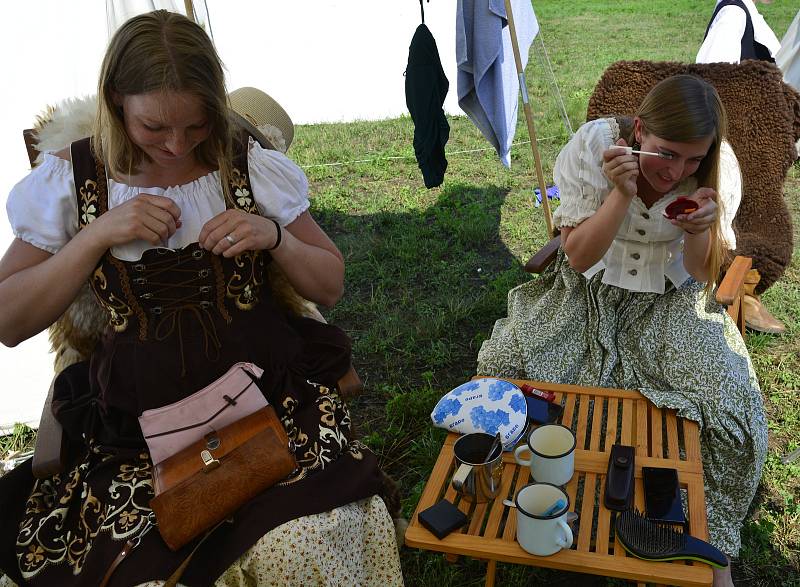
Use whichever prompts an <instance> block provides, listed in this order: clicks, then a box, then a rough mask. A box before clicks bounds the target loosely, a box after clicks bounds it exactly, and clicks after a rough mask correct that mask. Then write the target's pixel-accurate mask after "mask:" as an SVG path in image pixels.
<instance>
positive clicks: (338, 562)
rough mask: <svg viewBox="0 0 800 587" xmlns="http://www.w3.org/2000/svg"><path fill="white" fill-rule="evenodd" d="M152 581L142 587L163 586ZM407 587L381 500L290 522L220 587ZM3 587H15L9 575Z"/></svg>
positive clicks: (219, 582)
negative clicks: (378, 586) (272, 586)
mask: <svg viewBox="0 0 800 587" xmlns="http://www.w3.org/2000/svg"><path fill="white" fill-rule="evenodd" d="M163 584H164V583H163V581H151V582H148V583H145V584H143V585H141V586H140V587H161V586H162V585H163ZM271 585H275V586H281V587H283V586H285V587H292V586H299V585H305V586H312V585H314V586H316V585H320V586H331V587H333V586H339V585H342V586H347V587H351V586H353V587H354V586H371V585H376V586H377V585H380V586H382V587H383V586H387V587H391V586H395V585H403V574H402V572H401V570H400V558H399V555H398V551H397V540H396V538H395V531H394V524H393V523H392V518H391V516H390V515H389V512H388V511H387V509H386V506H385V505H384V503H383V500H382V499H381V498H380V497H378V496H373V497H369V498H367V499H363V500H361V501H357V502H353V503H350V504H347V505H344V506H342V507H339V508H336V509H333V510H331V511H329V512H324V513H322V514H315V515H312V516H305V517H303V518H298V519H296V520H292V521H290V522H286V523H285V524H282V525H280V526H278V527H277V528H275V529H273V530H271V531H270V532H268V533H267V534H265V535H264V536H262V537H261V539H260V540H259V541H258V542H256V544H255V545H253V547H252V548H251V549H250V550H248V551H247V552H245V553H244V554H243V555H242V556H241V557H240V558H239V559H238V560H237V561H236V562H235V563H233V564H232V565H231V566H230V567H229V568H228V569H227V570H226V571H225V572H224V573H223V574H222V576H221V577H220V578H219V579H217V581H216V582H215V583H214V586H215V587H254V586H257V587H266V586H271ZM0 587H14V583H12V582H11V581H10V579H8V577H6V576H5V575H2V576H0Z"/></svg>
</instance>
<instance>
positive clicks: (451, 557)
mask: <svg viewBox="0 0 800 587" xmlns="http://www.w3.org/2000/svg"><path fill="white" fill-rule="evenodd" d="M444 560H446V561H447V562H449V563H450V564H451V565H452V564H454V563H456V562H457V561H458V555H457V554H452V553H449V552H448V553H445V555H444Z"/></svg>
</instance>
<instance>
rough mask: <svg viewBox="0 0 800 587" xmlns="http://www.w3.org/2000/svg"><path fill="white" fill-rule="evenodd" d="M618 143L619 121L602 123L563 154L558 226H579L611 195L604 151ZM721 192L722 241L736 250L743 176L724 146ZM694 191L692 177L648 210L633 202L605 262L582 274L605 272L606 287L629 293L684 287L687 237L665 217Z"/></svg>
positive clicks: (586, 129) (583, 130) (589, 126)
mask: <svg viewBox="0 0 800 587" xmlns="http://www.w3.org/2000/svg"><path fill="white" fill-rule="evenodd" d="M617 139H619V126H618V125H617V121H616V120H615V119H613V118H600V119H597V120H593V121H590V122H587V123H586V124H584V125H583V126H581V127H580V128H579V129H578V131H577V132H576V133H575V135H574V136H573V137H572V139H571V140H570V142H569V143H567V145H566V146H565V147H564V149H562V151H561V152H560V153H559V155H558V157H557V159H556V163H555V167H554V170H553V175H554V178H555V183H556V185H558V188H559V193H560V196H561V204H560V205H559V207H558V208H557V209H556V211H555V213H554V215H553V224H554V226H557V227H559V228H562V227H565V226H567V227H574V226H578V225H579V224H580V223H581V222H583V221H584V220H586V219H587V218H589V217H590V216H592V215H593V214H594V213H595V212H596V211H597V209H598V208H599V207H600V204H601V203H602V201H603V199H604V198H605V197H606V196H607V195H608V194H609V193H610V192H611V190H612V188H613V184H612V183H611V181H609V180H608V178H606V176H605V174H604V173H603V168H602V163H603V151H605V150H606V149H607V148H608V147H610V146H611V145H612V144H614V143H615V142H616V141H617ZM718 187H719V194H720V200H721V207H722V213H721V223H722V227H723V236H724V238H725V241H726V244H727V246H728V248H730V249H734V248H736V235H735V234H734V232H733V227H732V223H733V218H734V217H735V216H736V211H737V210H738V208H739V202H740V201H741V190H742V187H741V174H740V171H739V163H738V161H737V160H736V155H735V154H734V153H733V149H732V148H731V147H730V145H729V144H728V143H727V142H725V141H723V143H722V147H721V149H720V178H719V186H718ZM696 189H697V180H696V179H695V178H694V177H688V178H686V179H685V180H684V181H682V182H681V183H680V184H678V185H677V186H676V187H675V188H674V189H673V190H672V191H670V192H669V193H667V194H664V196H662V197H661V199H659V200H658V201H657V202H656V203H655V204H653V205H652V206H651V207H650V208H647V206H645V204H644V202H643V201H642V200H641V199H640V198H639V197H638V196H636V197H634V198H633V200H631V203H630V205H629V206H628V209H627V212H626V214H625V219H624V220H623V221H622V224H621V225H620V227H619V230H618V231H617V235H616V237H615V238H614V241H613V242H612V243H611V246H610V247H609V248H608V251H606V254H605V255H603V258H602V259H600V261H598V262H597V263H596V264H595V265H594V266H592V267H590V268H589V269H588V270H587V271H585V272H584V273H583V274H584V275H585V276H586V278H587V279H588V278H590V277H592V276H593V275H594V274H596V273H597V272H599V271H600V270H603V269H604V270H605V271H604V273H603V278H602V281H603V283H606V284H609V285H614V286H617V287H621V288H625V289H628V290H631V291H641V292H653V293H664V290H665V277H666V278H667V279H669V280H670V281H671V282H672V283H673V284H674V286H675V287H680V286H681V285H682V284H683V283H684V282H685V281H686V280H687V279H688V278H689V273H688V272H687V271H686V269H685V268H684V266H683V236H684V232H683V231H682V230H681V229H680V228H678V227H676V226H673V225H672V224H670V223H669V222H668V221H667V220H666V219H665V218H664V217H663V213H664V210H665V208H666V207H667V206H668V205H669V204H670V203H672V202H673V201H675V199H676V198H677V197H678V196H689V195H691V194H692V193H693V192H694V191H695V190H696Z"/></svg>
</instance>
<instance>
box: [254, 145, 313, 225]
mask: <svg viewBox="0 0 800 587" xmlns="http://www.w3.org/2000/svg"><path fill="white" fill-rule="evenodd" d="M249 149H250V150H249V157H248V164H247V165H248V169H249V171H250V184H251V186H252V188H253V195H254V196H255V199H256V203H257V204H258V207H259V209H260V210H261V213H262V214H263V215H264V216H268V217H270V218H274V219H275V220H277V221H278V223H279V224H280V225H281V226H286V225H287V224H291V223H292V222H293V221H294V220H295V219H296V218H297V217H298V216H300V214H302V213H303V212H305V211H306V210H308V206H309V201H308V179H307V178H306V174H305V173H303V170H302V169H300V168H299V167H298V166H297V164H295V163H294V161H292V160H291V159H289V158H288V157H287V156H286V155H284V154H283V153H281V152H279V151H272V150H269V149H263V148H262V147H261V145H259V144H258V143H256V142H255V141H253V140H251V141H250V147H249Z"/></svg>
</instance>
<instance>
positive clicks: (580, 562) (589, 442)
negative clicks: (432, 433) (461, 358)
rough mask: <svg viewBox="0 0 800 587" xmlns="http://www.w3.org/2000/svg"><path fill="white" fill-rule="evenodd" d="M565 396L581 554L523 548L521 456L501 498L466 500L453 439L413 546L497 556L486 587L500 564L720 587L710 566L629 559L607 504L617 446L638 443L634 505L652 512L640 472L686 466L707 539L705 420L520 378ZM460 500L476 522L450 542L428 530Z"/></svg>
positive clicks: (435, 474)
mask: <svg viewBox="0 0 800 587" xmlns="http://www.w3.org/2000/svg"><path fill="white" fill-rule="evenodd" d="M513 382H514V383H516V384H517V385H520V384H522V383H529V384H531V385H533V386H534V387H537V388H539V389H543V390H549V391H553V392H555V393H556V401H557V402H560V403H561V404H562V405H563V406H564V413H563V415H562V418H561V423H562V424H564V425H565V426H568V427H570V428H571V429H572V431H573V432H575V436H576V437H577V448H576V451H575V475H574V476H573V477H572V480H571V481H570V482H569V483H568V484H567V486H566V492H567V494H568V495H569V499H570V510H571V511H574V512H577V513H578V514H579V518H578V520H577V522H576V523H575V525H574V526H573V529H574V534H575V540H574V543H573V545H572V548H571V549H569V550H562V551H561V552H558V553H557V554H555V555H552V556H548V557H539V556H535V555H532V554H529V553H527V552H525V551H524V550H522V548H521V547H520V546H519V544H518V543H517V541H516V525H517V520H516V511H515V510H514V508H509V507H507V506H505V505H503V498H509V499H511V500H512V501H513V498H514V495H515V494H516V492H517V491H518V490H519V489H520V488H521V487H522V486H524V485H526V484H528V483H530V482H531V479H530V475H529V471H530V469H529V468H527V467H520V466H518V465H517V464H516V462H515V461H514V455H513V454H512V453H505V454H504V455H503V475H502V483H501V488H500V495H499V496H498V497H497V498H496V499H495V500H494V501H492V502H490V503H483V504H477V505H475V504H470V503H468V502H466V501H460V500H459V498H458V495H457V494H456V492H455V491H454V490H453V488H452V486H451V485H450V478H451V477H452V474H453V472H454V458H453V443H454V442H455V441H456V439H457V438H458V435H457V434H454V433H451V434H449V435H448V436H447V438H446V440H445V442H444V446H443V447H442V450H441V452H440V453H439V458H438V459H437V461H436V464H435V465H434V468H433V471H432V472H431V476H430V478H429V479H428V482H427V484H426V486H425V489H424V491H423V493H422V496H421V498H420V501H419V504H417V509H416V511H415V512H414V516H413V518H412V520H411V524H410V525H409V528H408V530H407V532H406V537H405V540H406V544H407V545H408V546H411V547H415V548H420V549H425V550H433V551H439V552H443V553H446V554H447V556H448V559H449V560H455V559H456V558H457V557H458V555H466V556H470V557H473V558H478V559H486V560H488V566H487V570H486V585H487V586H492V585H494V575H495V568H496V564H497V561H503V562H510V563H517V564H524V565H533V566H538V567H549V568H553V569H563V570H567V571H574V572H579V573H591V574H595V575H603V576H607V577H618V578H621V579H629V580H633V581H639V582H652V583H664V584H670V585H698V586H699V585H711V582H712V570H711V567H709V566H708V565H705V564H703V563H690V562H685V561H673V562H650V561H643V560H640V559H638V558H635V557H632V556H630V555H628V554H627V553H626V552H625V550H624V548H623V547H622V545H621V544H620V543H619V542H618V541H617V540H616V538H615V536H614V528H613V523H612V517H611V513H612V512H610V511H609V510H607V509H606V508H605V506H604V505H603V492H604V486H605V477H606V470H607V468H608V455H609V452H610V451H611V446H612V445H613V444H615V443H621V444H627V445H631V446H635V447H636V472H635V477H636V491H635V502H634V503H635V505H636V507H638V508H639V509H640V510H642V511H643V510H644V492H643V486H642V479H641V468H642V467H643V466H649V467H671V468H674V469H677V470H678V479H679V482H680V485H681V490H682V492H684V497H685V503H686V505H687V507H688V516H687V517H688V520H689V531H690V534H692V535H693V536H697V537H698V538H702V539H705V540H707V539H708V530H707V520H706V509H705V497H704V491H703V466H702V462H701V459H700V440H699V438H700V436H699V428H698V426H697V424H696V423H694V422H691V421H688V420H683V419H681V418H677V417H676V416H675V412H674V411H672V410H662V409H658V408H656V407H655V406H654V405H653V404H652V403H650V402H649V401H648V400H647V399H646V398H644V397H643V396H642V395H641V394H639V393H638V392H636V391H627V390H622V389H605V388H598V387H578V386H574V385H561V384H555V383H544V382H540V381H513ZM443 497H445V498H447V499H449V500H450V501H452V502H454V503H455V504H456V505H457V506H458V507H459V508H460V509H461V510H462V511H463V512H464V513H466V514H467V515H468V516H469V519H470V523H469V524H468V525H467V526H465V527H464V528H463V529H462V530H461V531H460V532H453V533H452V534H450V535H449V536H447V537H446V538H445V539H444V540H439V539H437V538H436V537H435V536H434V535H433V534H431V533H430V532H429V531H428V530H426V529H425V528H424V527H423V526H422V525H420V523H419V520H418V519H417V513H418V512H420V511H422V510H424V509H425V508H427V507H429V506H431V505H433V504H434V503H436V502H437V501H439V500H440V499H441V498H443Z"/></svg>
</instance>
